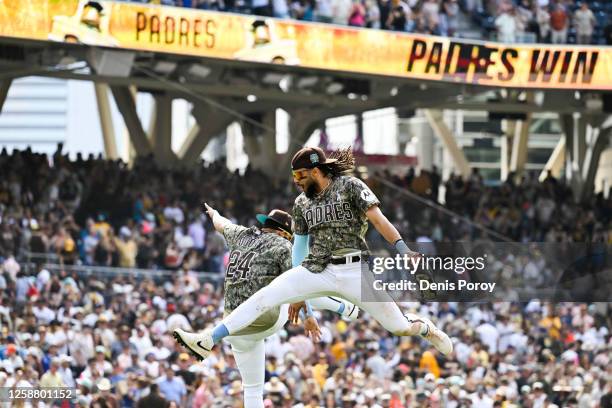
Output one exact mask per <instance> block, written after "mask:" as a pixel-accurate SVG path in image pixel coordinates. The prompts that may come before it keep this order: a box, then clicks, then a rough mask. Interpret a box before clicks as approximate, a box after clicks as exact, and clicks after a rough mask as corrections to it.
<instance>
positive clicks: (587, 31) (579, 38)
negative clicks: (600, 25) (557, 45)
mask: <svg viewBox="0 0 612 408" xmlns="http://www.w3.org/2000/svg"><path fill="white" fill-rule="evenodd" d="M595 23H596V20H595V15H594V14H593V12H592V11H591V9H589V5H588V3H587V2H586V1H583V2H582V4H581V5H580V8H579V9H578V10H576V12H575V13H574V26H575V27H576V43H577V44H590V43H591V37H592V36H593V30H594V29H595Z"/></svg>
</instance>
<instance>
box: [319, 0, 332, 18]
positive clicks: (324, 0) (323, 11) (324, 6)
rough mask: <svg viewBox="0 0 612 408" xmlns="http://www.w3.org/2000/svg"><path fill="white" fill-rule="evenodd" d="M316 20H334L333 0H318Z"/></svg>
mask: <svg viewBox="0 0 612 408" xmlns="http://www.w3.org/2000/svg"><path fill="white" fill-rule="evenodd" d="M316 20H317V21H319V22H321V23H331V22H332V20H333V2H332V1H331V0H317V7H316Z"/></svg>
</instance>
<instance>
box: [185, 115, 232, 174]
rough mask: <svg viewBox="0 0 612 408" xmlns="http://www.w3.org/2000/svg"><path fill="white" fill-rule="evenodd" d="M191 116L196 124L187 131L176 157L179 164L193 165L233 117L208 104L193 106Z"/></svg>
mask: <svg viewBox="0 0 612 408" xmlns="http://www.w3.org/2000/svg"><path fill="white" fill-rule="evenodd" d="M191 114H192V115H193V117H194V118H195V120H196V124H195V125H193V127H192V128H191V129H190V130H189V133H188V134H187V137H186V138H185V141H184V142H183V144H182V145H181V148H180V149H179V151H178V153H177V156H178V159H179V161H180V164H186V165H188V164H190V163H194V162H195V161H196V160H197V159H198V158H199V157H200V155H201V154H202V152H203V151H204V149H205V148H206V146H207V145H208V142H210V140H211V139H212V138H213V137H215V136H217V135H218V134H220V133H221V132H223V131H224V130H225V129H226V128H227V127H228V126H229V125H230V124H231V123H232V122H233V121H235V120H236V118H235V116H234V115H232V114H230V113H227V112H223V111H222V110H220V109H218V108H216V107H214V106H212V105H208V104H198V105H194V108H193V110H192V111H191Z"/></svg>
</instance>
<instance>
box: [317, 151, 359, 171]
mask: <svg viewBox="0 0 612 408" xmlns="http://www.w3.org/2000/svg"><path fill="white" fill-rule="evenodd" d="M328 157H329V158H330V159H336V160H337V161H336V162H334V163H329V164H323V165H321V166H319V168H321V170H323V173H325V175H331V176H341V175H347V174H351V173H352V172H353V170H355V156H353V148H352V147H348V148H346V149H340V150H336V151H334V152H332V153H330V154H329V156H328Z"/></svg>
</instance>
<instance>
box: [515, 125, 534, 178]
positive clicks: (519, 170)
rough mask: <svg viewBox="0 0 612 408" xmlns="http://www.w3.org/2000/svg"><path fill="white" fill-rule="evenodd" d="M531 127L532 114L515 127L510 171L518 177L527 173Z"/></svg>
mask: <svg viewBox="0 0 612 408" xmlns="http://www.w3.org/2000/svg"><path fill="white" fill-rule="evenodd" d="M530 126H531V114H527V118H526V119H525V120H522V121H518V122H517V123H516V124H515V126H514V135H513V138H512V152H511V154H510V171H511V172H513V173H515V174H516V176H521V175H522V174H523V172H524V171H525V164H526V163H527V152H528V144H529V127H530Z"/></svg>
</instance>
